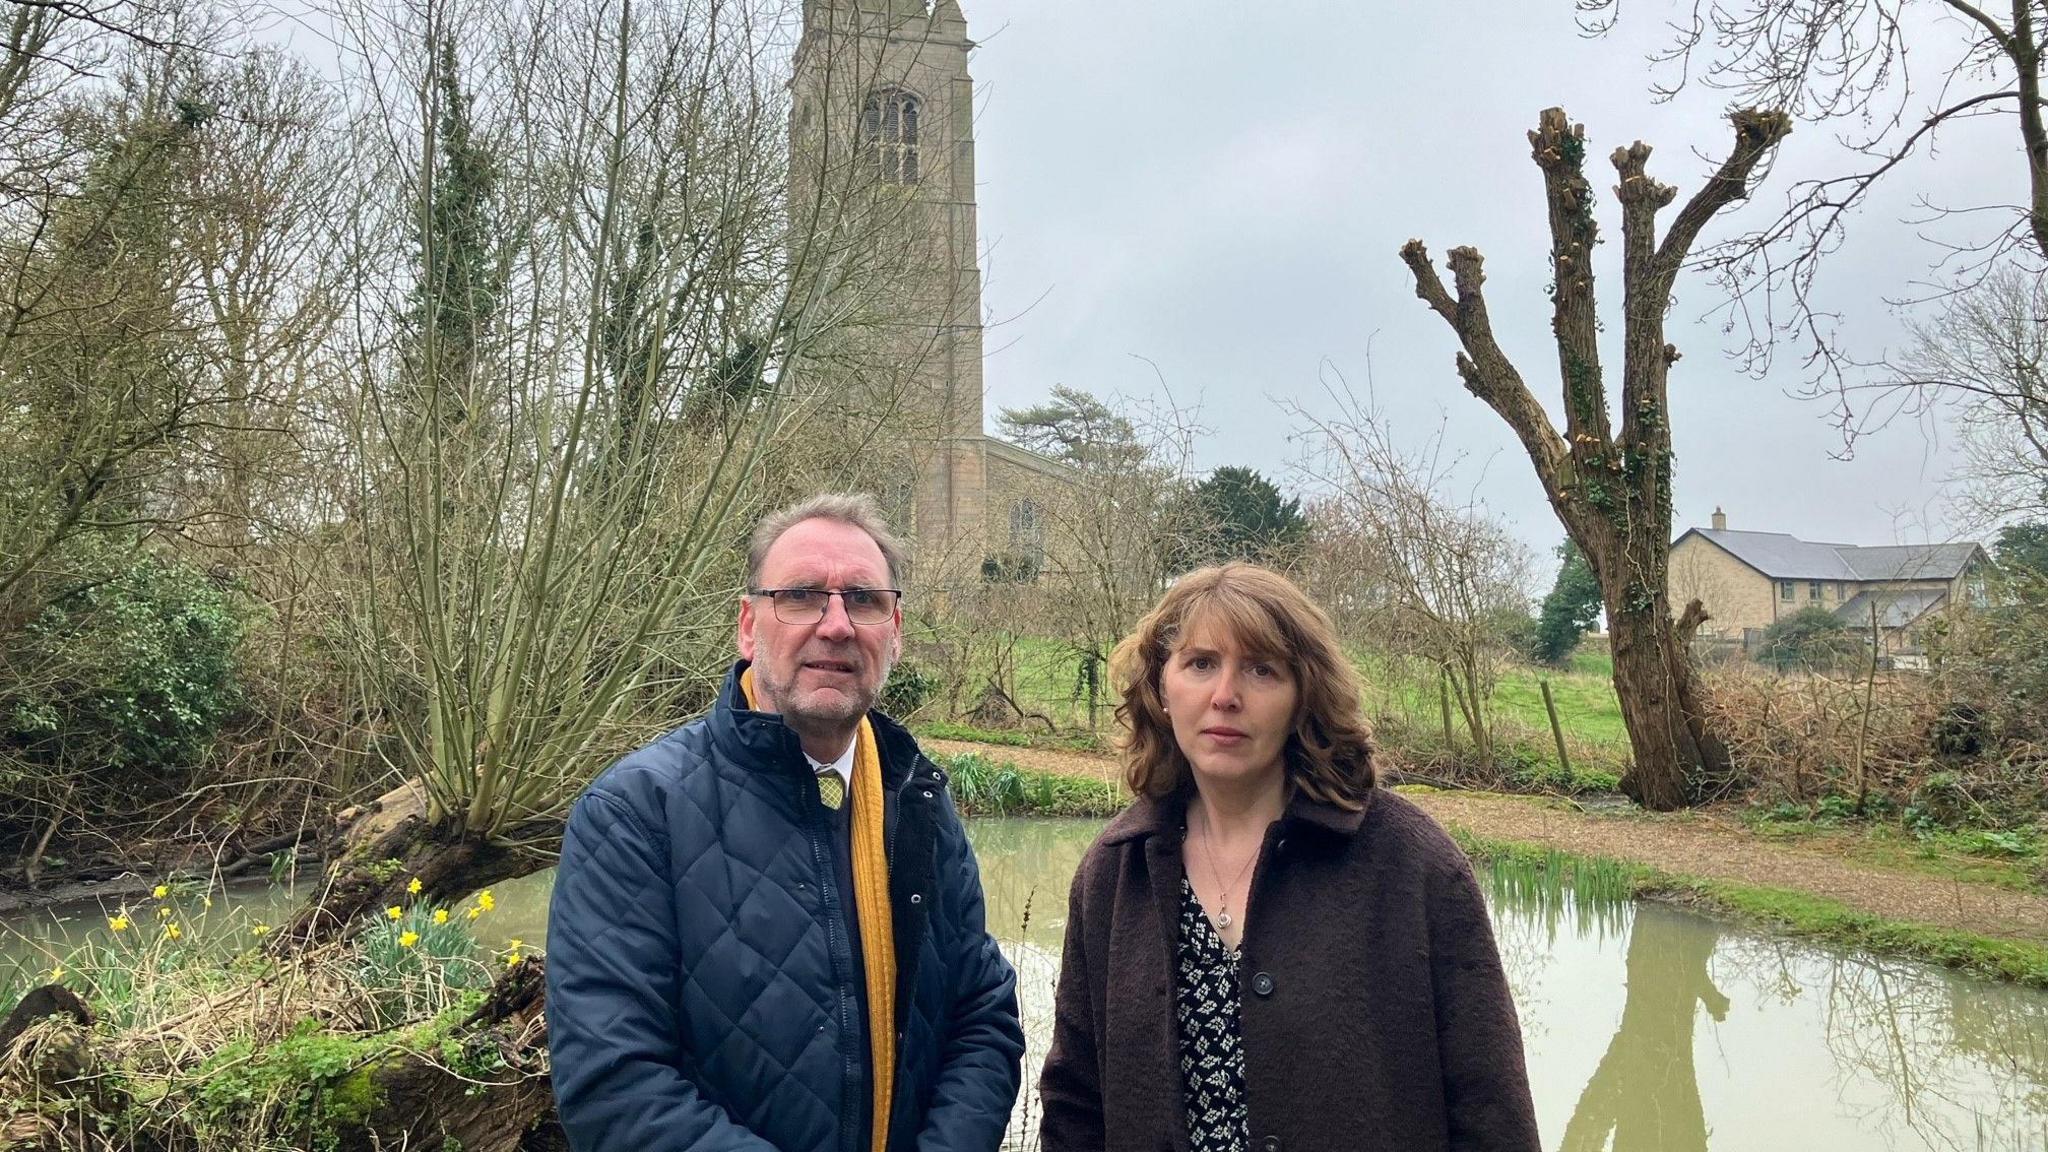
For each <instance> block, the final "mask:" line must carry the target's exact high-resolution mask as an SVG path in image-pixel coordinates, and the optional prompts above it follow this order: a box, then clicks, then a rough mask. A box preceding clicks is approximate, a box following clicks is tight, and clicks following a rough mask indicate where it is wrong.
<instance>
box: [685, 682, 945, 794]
mask: <svg viewBox="0 0 2048 1152" xmlns="http://www.w3.org/2000/svg"><path fill="white" fill-rule="evenodd" d="M747 663H748V662H747V661H745V660H739V661H735V662H734V663H733V666H732V667H731V668H730V669H728V670H727V672H726V674H725V683H724V684H723V685H722V686H720V688H719V690H718V703H716V704H714V705H712V708H711V713H710V715H709V716H707V717H706V718H705V720H706V723H707V724H708V725H709V726H710V729H711V739H712V742H713V743H714V744H716V745H717V746H718V748H719V750H720V751H721V752H723V753H724V754H725V755H726V756H728V757H730V758H731V759H732V760H734V761H735V762H737V763H741V764H745V765H747V766H748V767H752V768H761V769H768V770H775V771H784V772H790V773H801V774H804V775H808V774H809V773H810V765H809V762H807V761H806V760H805V759H804V748H803V742H802V741H801V740H799V739H798V738H797V734H796V731H795V730H794V729H792V728H791V727H790V726H789V725H788V724H785V723H783V721H782V716H781V714H779V713H775V712H756V711H754V710H752V709H750V708H748V707H747V699H746V695H745V693H743V692H741V691H740V673H742V672H744V671H746V669H747ZM868 719H869V720H870V721H872V722H873V723H874V726H875V745H876V751H878V752H880V753H881V756H882V786H883V787H885V788H887V789H889V790H890V791H892V792H893V791H895V790H896V789H898V788H901V787H902V786H903V785H904V783H905V782H906V781H908V780H909V779H910V777H911V775H912V773H913V772H916V771H919V770H921V769H924V768H925V761H924V755H923V753H922V752H920V751H919V750H918V747H917V740H916V738H915V737H913V736H911V734H910V730H909V729H907V728H905V727H903V725H901V724H898V723H897V722H896V721H894V720H891V719H889V718H888V717H887V716H884V715H882V713H881V712H879V711H872V710H871V711H870V712H869V713H868Z"/></svg>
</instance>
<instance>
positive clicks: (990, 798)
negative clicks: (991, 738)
mask: <svg viewBox="0 0 2048 1152" xmlns="http://www.w3.org/2000/svg"><path fill="white" fill-rule="evenodd" d="M933 759H935V760H937V761H938V763H939V764H940V765H941V766H943V767H944V768H945V769H946V771H947V773H949V774H950V775H951V776H952V781H951V784H950V788H951V791H952V793H953V801H954V803H956V804H958V805H959V806H960V811H961V812H962V813H964V814H966V815H969V816H1094V817H1101V818H1105V819H1106V818H1108V817H1110V816H1114V815H1116V814H1117V813H1118V812H1121V811H1123V807H1124V805H1125V804H1126V803H1128V801H1129V797H1127V796H1126V795H1124V791H1123V789H1122V788H1120V787H1118V786H1117V785H1115V784H1111V783H1108V782H1106V781H1102V780H1089V779H1086V778H1083V777H1079V776H1062V775H1060V774H1059V773H1056V772H1039V771H1035V770H1033V769H1030V768H1023V767H1019V766H1018V765H1016V764H1013V763H1011V762H1009V761H1007V760H998V759H993V758H991V757H987V756H983V755H980V754H978V753H973V752H969V753H966V754H963V755H958V756H944V755H941V756H936V757H933Z"/></svg>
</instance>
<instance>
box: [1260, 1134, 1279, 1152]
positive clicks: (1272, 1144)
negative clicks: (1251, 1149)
mask: <svg viewBox="0 0 2048 1152" xmlns="http://www.w3.org/2000/svg"><path fill="white" fill-rule="evenodd" d="M1259 1152H1280V1138H1279V1137H1278V1136H1268V1137H1266V1138H1265V1139H1264V1140H1261V1141H1259Z"/></svg>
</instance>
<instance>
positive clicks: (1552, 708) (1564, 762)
mask: <svg viewBox="0 0 2048 1152" xmlns="http://www.w3.org/2000/svg"><path fill="white" fill-rule="evenodd" d="M1536 686H1537V687H1538V688H1541V689H1543V710H1544V711H1545V712H1548V713H1550V735H1551V737H1552V738H1553V739H1555V740H1556V741H1557V763H1558V766H1559V767H1560V768H1563V769H1564V778H1565V779H1566V780H1570V779H1571V778H1572V758H1571V754H1570V753H1568V752H1566V751H1565V750H1564V727H1563V726H1562V725H1560V724H1559V723H1558V722H1557V701H1556V700H1554V699H1552V698H1551V696H1550V681H1548V680H1538V681H1536Z"/></svg>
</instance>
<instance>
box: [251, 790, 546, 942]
mask: <svg viewBox="0 0 2048 1152" xmlns="http://www.w3.org/2000/svg"><path fill="white" fill-rule="evenodd" d="M557 823H559V822H557ZM543 831H547V830H545V829H524V830H522V832H523V833H527V834H531V835H530V842H534V843H539V844H548V843H554V844H559V843H560V841H561V835H560V833H561V829H560V827H555V828H553V829H552V832H553V833H554V835H553V836H552V837H549V836H545V835H539V834H537V833H540V832H543ZM336 841H337V842H336V843H335V844H334V845H333V846H332V847H331V848H330V850H329V852H328V857H329V864H328V868H327V877H326V880H325V883H324V884H323V885H322V888H321V891H320V893H319V895H318V896H316V897H315V898H314V899H313V900H312V901H310V902H309V903H308V904H307V905H306V906H305V907H304V908H302V909H300V910H299V912H298V914H297V915H296V916H295V917H294V918H293V920H292V922H291V923H290V924H289V925H288V926H286V927H285V929H284V930H283V931H280V932H278V933H276V934H275V935H274V936H273V937H272V939H271V945H270V947H271V949H272V950H273V951H275V952H290V951H294V950H297V949H300V948H306V947H309V946H312V945H316V944H321V943H325V942H326V941H329V940H334V939H338V938H340V937H341V936H343V935H346V934H347V933H348V932H349V931H350V930H352V929H353V928H357V927H360V926H362V925H363V924H366V923H369V922H371V921H372V920H373V919H374V918H375V917H376V916H377V915H378V914H379V913H380V912H382V911H383V910H384V909H386V908H390V907H393V906H399V907H405V906H410V905H412V904H415V903H421V902H424V903H427V904H444V905H445V904H452V903H453V902H455V901H458V900H460V899H462V898H464V897H466V896H468V895H469V894H470V893H472V892H475V891H476V890H478V889H479V888H485V887H488V886H490V885H492V884H496V883H498V882H500V881H503V880H510V879H513V878H514V877H518V876H524V875H527V874H528V873H531V872H537V871H539V870H540V869H542V868H545V867H547V866H548V864H549V863H550V860H549V858H548V857H547V856H546V855H544V854H543V853H542V852H540V851H529V850H523V849H519V848H512V847H507V846H505V845H504V844H502V843H498V842H494V841H488V840H481V839H477V838H474V837H470V836H465V835H463V834H461V833H460V832H459V831H457V830H456V829H455V827H454V824H453V822H452V821H448V820H442V821H434V820H431V819H430V818H429V815H428V811H427V805H426V802H425V791H424V789H422V788H421V787H420V786H419V785H418V784H416V783H409V784H403V785H400V786H399V787H397V788H394V789H392V790H391V791H390V792H387V793H385V794H384V795H383V796H380V797H378V798H377V799H376V800H375V801H372V802H371V803H369V804H367V805H364V806H363V808H362V810H360V811H352V812H348V813H344V814H343V821H342V826H341V828H340V829H339V830H338V833H337V837H336ZM414 880H418V881H419V891H418V892H417V893H415V892H413V891H412V882H413V881H414Z"/></svg>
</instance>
